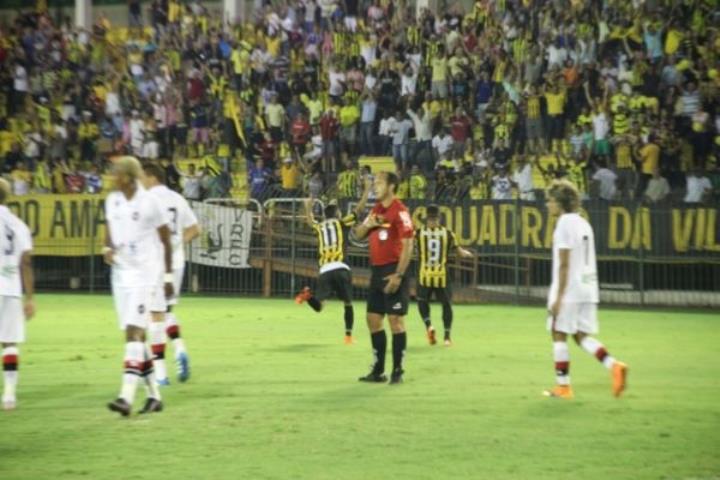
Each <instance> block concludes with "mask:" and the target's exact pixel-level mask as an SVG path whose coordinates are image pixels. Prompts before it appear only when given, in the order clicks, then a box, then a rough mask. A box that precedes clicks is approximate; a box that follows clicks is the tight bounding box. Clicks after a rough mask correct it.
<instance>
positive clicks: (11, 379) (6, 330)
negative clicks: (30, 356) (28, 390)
mask: <svg viewBox="0 0 720 480" xmlns="http://www.w3.org/2000/svg"><path fill="white" fill-rule="evenodd" d="M24 341H25V314H24V312H23V308H22V301H21V299H20V298H15V297H2V296H0V344H1V345H2V363H3V394H2V408H3V410H14V409H15V407H16V406H17V384H18V367H19V365H20V349H19V348H18V344H19V343H22V342H24Z"/></svg>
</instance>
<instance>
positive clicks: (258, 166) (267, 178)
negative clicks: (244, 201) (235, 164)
mask: <svg viewBox="0 0 720 480" xmlns="http://www.w3.org/2000/svg"><path fill="white" fill-rule="evenodd" d="M248 180H249V181H250V196H251V197H252V198H254V199H256V200H259V201H261V202H262V201H264V200H265V199H266V197H267V194H268V187H269V185H270V182H271V180H272V172H271V170H270V169H269V168H267V167H266V166H265V162H263V161H262V160H260V159H258V160H257V161H256V162H255V166H254V167H253V168H251V169H250V174H249V176H248Z"/></svg>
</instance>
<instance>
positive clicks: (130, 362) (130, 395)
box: [120, 342, 145, 405]
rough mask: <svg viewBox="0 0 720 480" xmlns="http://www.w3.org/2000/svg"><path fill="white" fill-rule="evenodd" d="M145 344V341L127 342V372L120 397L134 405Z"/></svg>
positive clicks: (124, 375)
mask: <svg viewBox="0 0 720 480" xmlns="http://www.w3.org/2000/svg"><path fill="white" fill-rule="evenodd" d="M144 358H145V345H144V344H143V342H127V343H126V344H125V373H124V374H123V383H122V389H121V390H120V398H122V399H123V400H125V401H126V402H127V403H129V404H130V405H132V403H133V401H134V400H135V392H136V390H137V384H138V380H140V376H141V375H142V369H143V359H144Z"/></svg>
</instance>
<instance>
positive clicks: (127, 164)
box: [113, 155, 142, 180]
mask: <svg viewBox="0 0 720 480" xmlns="http://www.w3.org/2000/svg"><path fill="white" fill-rule="evenodd" d="M113 164H114V167H115V169H116V171H117V172H120V173H124V174H126V175H128V176H129V177H130V178H132V179H133V180H139V179H140V177H141V176H142V165H140V161H139V160H138V159H137V158H135V157H132V156H130V155H123V156H121V157H116V158H115V160H114V162H113Z"/></svg>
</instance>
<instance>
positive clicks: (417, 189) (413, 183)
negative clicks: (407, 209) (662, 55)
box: [409, 165, 428, 200]
mask: <svg viewBox="0 0 720 480" xmlns="http://www.w3.org/2000/svg"><path fill="white" fill-rule="evenodd" d="M409 183H410V185H409V187H410V188H409V190H410V191H409V198H410V199H412V200H424V199H425V195H426V192H427V187H428V183H427V180H426V178H425V174H424V173H423V172H422V171H421V170H420V167H419V166H418V165H413V166H412V168H411V170H410V181H409Z"/></svg>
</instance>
